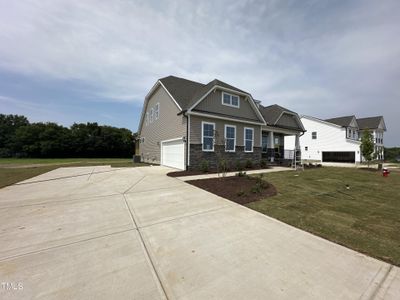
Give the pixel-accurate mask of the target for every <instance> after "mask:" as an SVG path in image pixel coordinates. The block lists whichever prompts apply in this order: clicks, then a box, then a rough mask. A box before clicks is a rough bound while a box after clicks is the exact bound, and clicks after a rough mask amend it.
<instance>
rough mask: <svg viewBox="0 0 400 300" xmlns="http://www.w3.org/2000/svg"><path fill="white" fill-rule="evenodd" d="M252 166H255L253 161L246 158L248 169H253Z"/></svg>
mask: <svg viewBox="0 0 400 300" xmlns="http://www.w3.org/2000/svg"><path fill="white" fill-rule="evenodd" d="M251 168H253V162H252V161H251V160H250V159H248V160H246V169H251Z"/></svg>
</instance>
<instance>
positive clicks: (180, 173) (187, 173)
mask: <svg viewBox="0 0 400 300" xmlns="http://www.w3.org/2000/svg"><path fill="white" fill-rule="evenodd" d="M261 169H262V170H264V169H270V167H268V166H267V167H265V168H261ZM250 170H260V168H251V169H244V171H250ZM227 172H239V171H236V170H228V171H227ZM217 173H218V172H217V171H216V170H210V171H208V172H203V171H200V170H192V171H175V172H170V173H168V174H167V176H169V177H182V176H192V175H207V174H217ZM220 173H221V174H222V172H220Z"/></svg>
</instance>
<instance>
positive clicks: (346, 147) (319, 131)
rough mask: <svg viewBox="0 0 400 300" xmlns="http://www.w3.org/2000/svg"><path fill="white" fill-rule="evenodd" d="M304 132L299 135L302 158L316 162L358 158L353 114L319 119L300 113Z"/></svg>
mask: <svg viewBox="0 0 400 300" xmlns="http://www.w3.org/2000/svg"><path fill="white" fill-rule="evenodd" d="M301 122H302V123H303V125H304V127H305V128H306V130H307V132H306V133H305V134H304V135H303V136H301V137H300V146H301V151H302V158H303V160H309V161H318V162H344V163H356V162H358V163H359V162H361V154H360V144H361V143H360V141H359V140H358V125H357V120H356V117H355V116H348V117H341V118H334V119H328V120H321V119H318V118H315V117H311V116H301Z"/></svg>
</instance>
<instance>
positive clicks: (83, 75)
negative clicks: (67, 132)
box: [0, 0, 400, 146]
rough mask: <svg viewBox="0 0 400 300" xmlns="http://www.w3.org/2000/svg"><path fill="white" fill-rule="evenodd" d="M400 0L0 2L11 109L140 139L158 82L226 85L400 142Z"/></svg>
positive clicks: (3, 91)
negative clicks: (379, 118) (380, 119)
mask: <svg viewBox="0 0 400 300" xmlns="http://www.w3.org/2000/svg"><path fill="white" fill-rule="evenodd" d="M399 11H400V1H397V0H393V1H391V0H388V1H386V0H381V1H376V0H359V1H358V0H353V1H344V0H338V1H328V0H327V1H323V0H318V1H317V0H314V1H307V0H302V1H284V0H276V1H245V0H240V1H232V0H229V1H216V0H214V1H174V0H171V1H161V0H157V1H129V0H124V1H119V0H113V1H108V0H107V1H101V0H100V1H99V0H96V1H90V0H38V1H29V0H27V1H25V0H20V1H8V0H0V113H7V114H8V113H12V114H22V115H25V116H27V117H28V118H29V119H30V121H32V122H38V121H51V122H57V123H59V124H62V125H65V126H70V125H72V124H73V123H74V122H98V123H99V124H106V125H112V126H117V127H126V128H129V129H131V130H132V131H136V130H137V127H138V123H139V119H140V113H141V109H142V105H143V101H144V98H145V96H146V94H147V92H148V91H149V90H150V89H151V87H152V86H153V85H154V83H155V82H156V81H157V79H159V78H162V77H165V76H168V75H175V76H178V77H183V78H187V79H191V80H194V81H199V82H202V83H208V82H209V81H211V80H213V79H215V78H218V79H220V80H222V81H224V82H227V83H229V84H231V85H234V86H237V87H238V88H240V89H242V90H245V91H248V92H249V93H251V94H252V96H253V98H255V99H258V100H261V101H262V104H263V105H270V104H275V103H277V104H279V105H281V106H284V107H287V108H288V109H291V110H294V111H296V112H298V113H299V114H305V115H311V116H315V117H318V118H322V119H325V118H332V117H337V116H346V115H356V116H357V117H367V116H376V115H383V116H384V118H385V122H386V126H387V129H388V131H387V132H386V133H385V140H384V142H385V145H386V146H400V133H399V132H400V14H399Z"/></svg>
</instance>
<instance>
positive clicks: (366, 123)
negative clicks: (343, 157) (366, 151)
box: [357, 116, 386, 160]
mask: <svg viewBox="0 0 400 300" xmlns="http://www.w3.org/2000/svg"><path fill="white" fill-rule="evenodd" d="M357 123H358V127H359V130H360V136H361V135H362V133H363V132H364V131H365V130H370V131H371V133H372V136H373V138H374V150H375V152H374V155H375V157H376V159H378V160H384V159H385V156H384V150H385V149H384V145H383V133H384V132H385V131H386V125H385V120H384V119H383V116H378V117H369V118H360V119H357Z"/></svg>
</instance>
